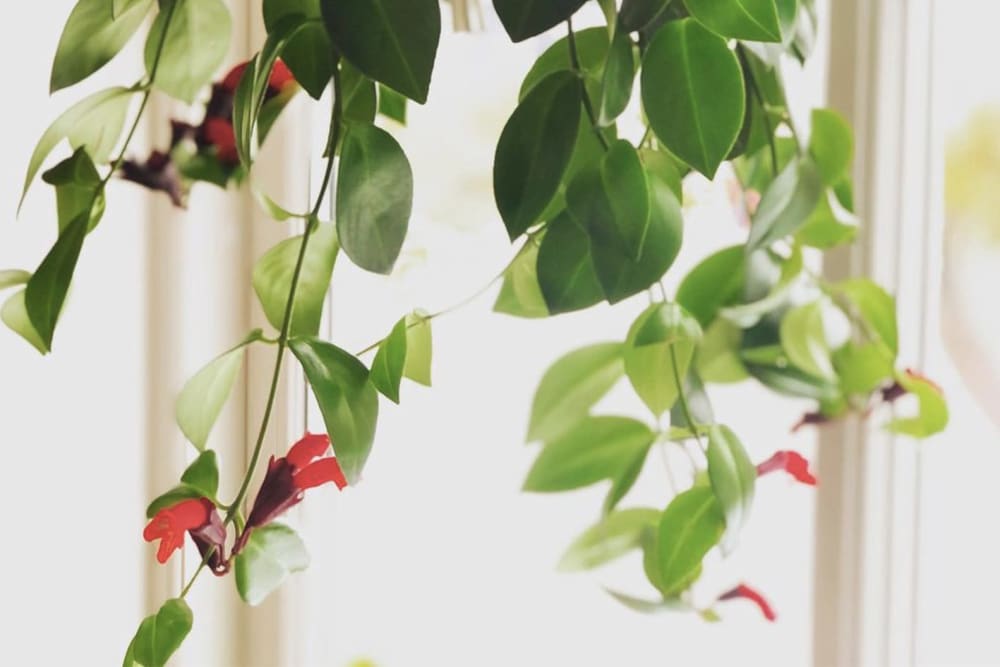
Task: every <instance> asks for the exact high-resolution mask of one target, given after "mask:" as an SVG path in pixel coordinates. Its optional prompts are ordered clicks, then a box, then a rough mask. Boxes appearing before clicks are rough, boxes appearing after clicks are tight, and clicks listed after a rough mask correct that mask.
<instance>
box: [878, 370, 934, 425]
mask: <svg viewBox="0 0 1000 667" xmlns="http://www.w3.org/2000/svg"><path fill="white" fill-rule="evenodd" d="M896 381H897V382H899V384H900V385H901V386H902V387H903V389H905V390H906V391H907V392H909V393H911V394H913V395H914V396H916V397H917V403H918V406H919V407H918V410H917V414H916V415H914V416H912V417H898V418H896V419H893V420H892V421H890V422H889V423H888V424H886V428H887V429H888V430H889V431H890V432H892V433H899V434H901V435H908V436H911V437H913V438H929V437H930V436H932V435H935V434H937V433H940V432H941V431H943V430H944V429H945V427H947V426H948V403H947V402H946V401H945V400H944V395H943V394H942V393H941V389H940V388H939V387H938V386H937V385H935V384H934V383H933V382H931V381H930V380H928V379H927V378H924V377H921V376H919V375H917V374H915V373H902V374H900V375H899V376H898V377H897V378H896Z"/></svg>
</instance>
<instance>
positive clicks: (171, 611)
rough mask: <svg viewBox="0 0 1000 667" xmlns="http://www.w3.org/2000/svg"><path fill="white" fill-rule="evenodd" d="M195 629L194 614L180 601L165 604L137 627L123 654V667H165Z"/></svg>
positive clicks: (175, 599)
mask: <svg viewBox="0 0 1000 667" xmlns="http://www.w3.org/2000/svg"><path fill="white" fill-rule="evenodd" d="M192 625H194V614H192V613H191V608H190V607H188V605H187V603H186V602H185V601H184V600H182V599H180V598H173V599H171V600H167V601H166V602H164V603H163V606H162V607H160V609H159V611H157V612H156V614H155V615H152V616H147V617H146V618H145V619H143V621H142V623H141V624H140V625H139V629H138V631H136V633H135V636H134V637H133V638H132V642H131V643H130V644H129V645H128V650H127V651H126V652H125V662H124V666H125V667H140V666H141V667H164V666H165V665H166V664H167V661H168V660H170V657H171V656H172V655H173V654H174V653H175V652H176V651H177V649H178V648H180V646H181V644H182V643H184V640H185V639H186V638H187V636H188V634H189V633H190V632H191V626H192Z"/></svg>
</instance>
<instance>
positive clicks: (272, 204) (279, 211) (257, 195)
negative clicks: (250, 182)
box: [251, 188, 309, 222]
mask: <svg viewBox="0 0 1000 667" xmlns="http://www.w3.org/2000/svg"><path fill="white" fill-rule="evenodd" d="M251 192H252V194H253V196H254V199H256V200H257V203H258V204H260V207H261V208H262V209H264V211H265V212H267V214H268V215H269V216H271V218H272V219H274V220H275V221H277V222H287V221H288V220H295V219H299V220H305V219H308V218H309V214H308V213H293V212H291V211H289V210H288V209H286V208H285V207H283V206H282V205H281V204H279V203H278V202H276V201H274V200H273V199H271V197H269V196H268V194H267V193H266V192H264V191H262V190H258V189H257V188H251Z"/></svg>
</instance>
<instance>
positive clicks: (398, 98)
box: [378, 84, 406, 125]
mask: <svg viewBox="0 0 1000 667" xmlns="http://www.w3.org/2000/svg"><path fill="white" fill-rule="evenodd" d="M378 112H379V114H381V115H382V116H385V117H386V118H391V119H392V120H394V121H396V122H397V123H399V124H400V125H406V97H404V96H403V95H400V94H399V93H397V92H396V91H395V90H393V89H392V88H387V87H386V86H383V85H382V84H379V86H378Z"/></svg>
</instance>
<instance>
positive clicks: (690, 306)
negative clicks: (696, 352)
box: [677, 246, 746, 327]
mask: <svg viewBox="0 0 1000 667" xmlns="http://www.w3.org/2000/svg"><path fill="white" fill-rule="evenodd" d="M745 267H746V254H745V253H744V252H743V248H742V247H741V246H731V247H729V248H724V249H723V250H720V251H718V252H716V253H714V254H712V255H709V256H708V257H707V258H705V259H704V260H702V261H701V263H700V264H698V265H697V266H695V267H694V268H693V269H691V272H690V273H688V274H687V275H686V276H685V277H684V280H682V281H681V284H680V287H678V288H677V303H678V304H680V305H681V306H683V307H684V308H685V309H686V310H687V311H688V312H689V313H691V315H692V316H694V318H695V319H697V320H698V322H699V323H700V324H701V325H702V326H703V327H705V326H708V325H709V324H710V323H711V322H712V320H714V319H715V317H716V315H717V314H718V312H719V309H720V308H722V307H724V306H728V305H731V304H733V303H736V302H737V301H738V300H739V299H740V296H741V295H742V291H743V276H744V272H745Z"/></svg>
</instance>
